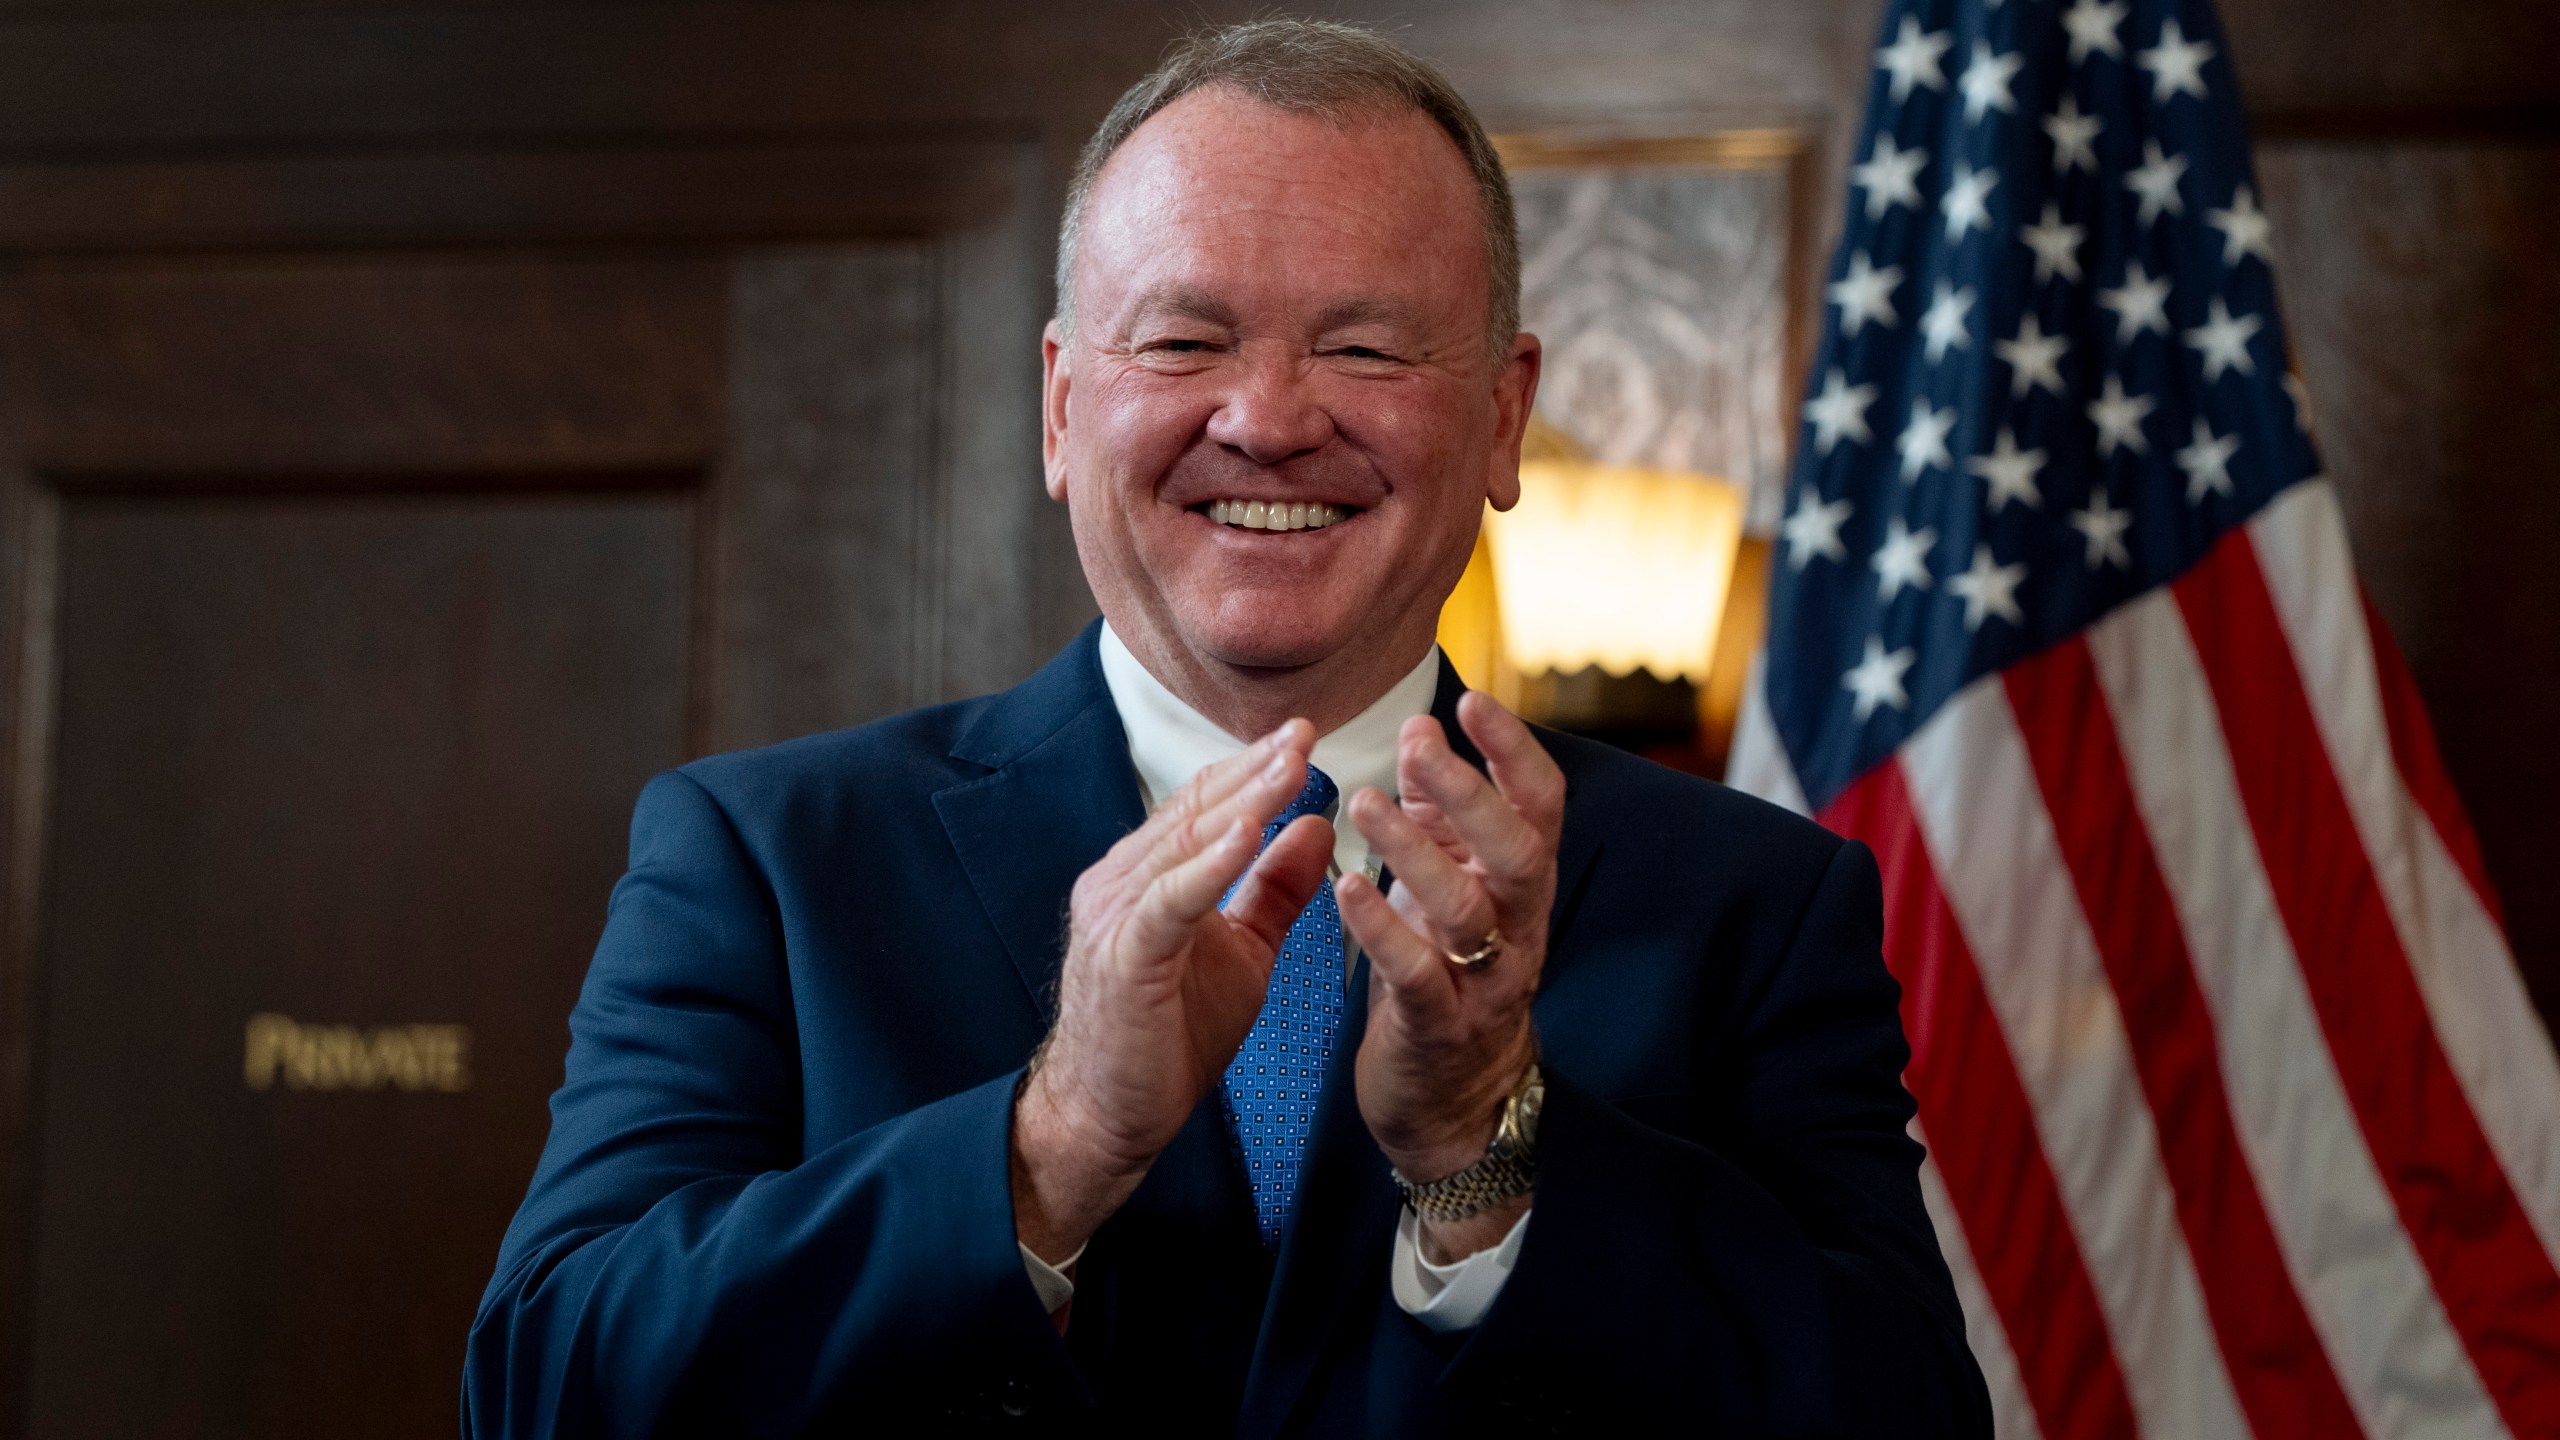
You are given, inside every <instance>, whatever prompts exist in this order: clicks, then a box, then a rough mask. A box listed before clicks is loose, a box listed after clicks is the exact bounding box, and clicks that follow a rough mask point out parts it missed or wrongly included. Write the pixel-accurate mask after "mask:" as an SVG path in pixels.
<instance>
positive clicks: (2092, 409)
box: [2089, 375, 2159, 460]
mask: <svg viewBox="0 0 2560 1440" xmlns="http://www.w3.org/2000/svg"><path fill="white" fill-rule="evenodd" d="M2158 403H2159V402H2157V401H2155V400H2153V399H2152V398H2151V397H2150V396H2148V395H2127V394H2126V393H2124V381H2123V380H2121V379H2118V378H2117V377H2116V376H2113V375H2110V376H2108V377H2107V388H2106V393H2104V394H2102V395H2100V396H2099V397H2098V398H2097V399H2095V400H2092V401H2090V402H2089V421H2090V423H2091V424H2094V425H2096V426H2097V427H2098V458H2099V459H2101V460H2105V459H2110V458H2112V457H2113V456H2114V455H2115V453H2116V448H2117V447H2118V446H2122V447H2123V448H2125V449H2127V450H2130V451H2132V452H2133V453H2134V454H2136V455H2147V454H2149V453H2151V441H2150V440H2149V439H2148V438H2147V437H2145V436H2144V435H2143V433H2142V418H2143V417H2144V416H2146V415H2148V414H2150V413H2151V411H2152V409H2153V407H2154V406H2155V405H2157V404H2158Z"/></svg>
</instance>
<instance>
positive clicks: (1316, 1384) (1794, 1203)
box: [464, 21, 1988, 1436]
mask: <svg viewBox="0 0 2560 1440" xmlns="http://www.w3.org/2000/svg"><path fill="white" fill-rule="evenodd" d="M1518 272H1519V262H1518V254H1517V241H1516V236H1515V231H1514V228H1513V223H1512V218H1511V208H1510V196H1509V191H1508V188H1507V185H1506V183H1505V181H1504V179H1503V175H1502V170H1501V167H1500V164H1499V162H1498V161H1497V160H1496V159H1495V158H1494V155H1493V152H1492V149H1491V146H1490V145H1489V144H1488V142H1487V141H1486V139H1485V136H1484V133H1483V131H1482V130H1481V128H1480V127H1479V126H1478V125H1477V123H1476V121H1475V120H1474V118H1473V116H1472V115H1470V114H1469V113H1468V111H1467V109H1466V107H1465V105H1464V104H1463V103H1462V102H1461V101H1459V100H1458V98H1457V97H1456V95H1455V94H1454V93H1453V92H1452V91H1451V90H1450V89H1449V87H1448V86H1447V84H1446V83H1445V82H1444V81H1443V80H1442V79H1441V78H1440V77H1439V76H1438V75H1437V74H1436V73H1434V72H1432V71H1431V70H1430V69H1429V68H1428V67H1425V66H1423V65H1421V64H1420V63H1419V62H1417V61H1415V60H1413V59H1412V58H1410V57H1408V56H1406V55H1404V54H1403V53H1402V52H1401V51H1399V50H1397V49H1395V48H1394V47H1393V46H1391V45H1389V44H1387V43H1386V42H1384V41H1382V40H1379V39H1377V38H1375V37H1373V36H1370V35H1368V34H1366V33H1364V32H1360V31H1357V30H1351V29H1347V28H1343V27H1337V26H1329V25H1319V24H1310V23H1304V22H1293V21H1263V22H1257V23H1255V24H1251V25H1246V26H1239V27H1233V28H1229V29H1226V30H1220V31H1214V32H1210V33H1208V34H1206V35H1203V36H1201V37H1199V38H1196V39H1194V40H1192V41H1190V42H1187V43H1186V44H1185V45H1183V46H1181V47H1179V48H1178V49H1177V50H1176V52H1175V53H1174V55H1173V56H1172V58H1171V59H1169V60H1168V61H1167V63H1166V64H1165V66H1164V67H1163V68H1162V69H1160V70H1159V71H1158V72H1157V73H1156V74H1154V75H1152V76H1150V77H1148V79H1146V80H1145V81H1142V82H1141V83H1140V84H1139V85H1138V86H1137V87H1136V88H1134V89H1132V90H1131V91H1130V92H1129V94H1128V95H1127V96H1125V97H1123V99H1122V100H1121V102H1120V104H1119V106H1118V107H1117V108H1116V109H1115V110H1114V111H1113V113H1112V115H1111V116H1110V118H1109V119H1107V120H1106V121H1105V122H1104V125H1103V128H1102V130H1101V132H1100V133H1099V134H1098V135H1097V136H1096V137H1095V139H1094V141H1093V143H1092V145H1091V146H1090V147H1088V150H1087V152H1086V156H1085V161H1084V164H1083V165H1082V166H1081V167H1080V169H1079V172H1078V174H1077V176H1076V179H1075V184H1074V188H1073V191H1072V195H1071V199H1070V203H1069V206H1068V210H1067V217H1066V223H1065V226H1064V229H1063V232H1062V237H1061V256H1060V264H1059V277H1060V278H1059V295H1060V313H1059V316H1058V318H1057V320H1056V321H1055V322H1053V324H1052V325H1051V326H1050V329H1049V332H1048V334H1047V336H1046V337H1045V340H1044V344H1043V353H1044V357H1045V365H1046V374H1045V383H1044V398H1043V417H1042V418H1043V427H1044V433H1045V439H1046V446H1045V449H1046V455H1047V469H1048V486H1049V489H1050V492H1051V494H1052V495H1053V496H1055V497H1056V498H1058V499H1060V500H1062V501H1064V502H1065V503H1066V504H1067V505H1068V506H1069V511H1070V514H1071V516H1072V518H1073V522H1074V528H1075V534H1076V540H1077V545H1078V549H1079V552H1080V554H1081V556H1082V558H1083V561H1084V566H1085V573H1086V575H1087V577H1088V579H1089V580H1090V581H1091V582H1092V585H1093V589H1094V593H1095V595H1096V596H1097V597H1098V599H1099V600H1100V602H1101V607H1102V611H1103V615H1104V617H1105V622H1104V623H1102V624H1098V625H1096V626H1095V627H1093V628H1092V629H1089V630H1088V631H1086V633H1085V634H1084V635H1083V636H1082V637H1080V638H1079V639H1078V640H1077V641H1076V642H1075V643H1073V644H1072V645H1070V646H1069V647H1068V648H1067V649H1066V650H1065V651H1064V652H1063V653H1062V654H1060V655H1059V656H1058V657H1057V659H1055V660H1054V661H1052V662H1051V663H1050V664H1049V665H1048V667H1047V668H1046V669H1044V670H1042V671H1041V672H1040V673H1039V674H1037V675H1035V676H1033V677H1032V678H1031V679H1030V680H1028V681H1027V682H1025V683H1024V684H1022V685H1021V686H1019V687H1017V688H1015V689H1013V690H1010V691H1007V692H1005V693H1003V694H1000V695H994V696H989V697H985V698H982V699H978V700H972V701H967V702H963V703H960V704H956V705H945V706H939V707H935V708H932V709H927V710H921V711H917V712H914V713H911V714H907V715H902V716H899V717H896V718H894V719H891V720H887V721H883V722H880V723H878V724H874V725H868V726H864V727H862V728H860V729H856V730H850V731H845V732H842V733H839V734H833V735H822V736H816V737H813V738H810V739H806V740H801V741H796V742H793V743H790V744H786V745H780V746H776V747H773V748H771V749H767V750H762V751H756V752H752V753H747V754H740V755H729V756H721V757H716V758H713V759H709V760H704V761H700V762H697V763H695V764H692V765H689V766H686V767H685V768H684V769H682V770H679V771H676V772H674V773H672V774H669V775H665V776H661V777H659V778H658V779H657V780H656V781H654V782H653V783H652V784H651V785H650V786H649V788H648V790H647V791H646V792H645V793H644V794H643V796H642V797H641V801H640V805H639V811H638V814H637V816H636V817H635V819H634V821H633V824H632V841H631V868H630V873H629V874H628V875H627V876H625V877H624V879H623V881H622V883H621V884H620V885H619V886H618V887H617V888H616V889H615V892H614V897H613V905H612V910H611V914H610V918H609V919H608V921H607V924H606V927H605V933H604V937H603V940H602V943H601V944H600V946H599V948H598V950H597V953H596V958H595V962H594V965H593V968H592V969H591V970H590V972H589V974H588V978H587V983H586V988H585V992H584V994H583V995H582V996H581V998H580V1000H579V1002H578V1006H577V1009H576V1011H575V1013H574V1014H573V1015H572V1016H571V1018H570V1028H571V1033H572V1037H573V1041H572V1045H571V1048H570V1052H569V1060H568V1076H567V1081H566V1083H565V1084H564V1085H563V1086H562V1088H561V1090H560V1092H559V1094H558V1095H557V1097H555V1099H554V1101H553V1107H552V1108H553V1127H552V1133H551V1140H550V1144H549V1146H548V1148H547V1149H546V1150H545V1152H544V1154H543V1157H542V1163H541V1167H540V1169H539V1171H538V1172H537V1174H536V1175H535V1177H534V1180H533V1185H532V1189H531V1192H530V1193H529V1194H528V1195H527V1197H526V1199H525V1202H524V1207H523V1209H522V1210H521V1211H520V1212H519V1213H518V1215H517V1217H516V1221H515V1224H514V1225H513V1227H512V1228H511V1229H510V1230H509V1232H508V1234H507V1238H506V1242H505V1246H504V1249H503V1251H502V1253H501V1254H500V1257H499V1262H498V1269H497V1274H496V1276H495V1277H494V1278H493V1279H492V1281H491V1282H490V1285H489V1289H488V1293H487V1295H486V1298H485V1299H484V1300H483V1302H482V1305H481V1309H480V1315H479V1318H478V1320H477V1322H476V1323H475V1324H474V1326H473V1329H472V1334H471V1340H470V1350H469V1357H468V1361H467V1370H466V1378H465V1383H464V1400H465V1415H466V1421H465V1426H466V1430H467V1431H468V1432H470V1433H472V1434H476V1435H487V1436H500V1435H504V1436H536V1435H544V1436H548V1435H564V1436H586V1435H641V1434H670V1433H674V1434H693V1433H703V1434H721V1435H731V1434H747V1435H797V1434H803V1433H814V1432H819V1431H830V1432H840V1431H845V1430H855V1431H865V1432H867V1433H868V1432H883V1433H948V1432H954V1431H971V1430H974V1429H975V1428H977V1427H978V1426H979V1425H981V1424H983V1425H986V1426H996V1427H1001V1426H1003V1425H1005V1424H1008V1423H1010V1422H1012V1421H1016V1420H1020V1419H1026V1418H1027V1419H1030V1420H1032V1421H1033V1422H1034V1423H1036V1424H1040V1425H1042V1426H1043V1428H1045V1429H1048V1430H1053V1431H1068V1432H1075V1431H1080V1430H1085V1429H1090V1430H1093V1431H1096V1432H1101V1433H1112V1434H1125V1433H1150V1434H1152V1433H1173V1434H1183V1435H1211V1434H1228V1433H1235V1434H1243V1435H1252V1436H1276V1435H1283V1434H1302V1435H1325V1436H1331V1435H1358V1434H1380V1435H1386V1434H1394V1435H1428V1434H1442V1433H1446V1434H1475V1433H1491V1434H1510V1433H1521V1432H1536V1433H1562V1434H1599V1433H1634V1434H1651V1433H1659V1432H1665V1431H1671V1430H1681V1431H1688V1430H1699V1431H1711V1432H1716V1433H1734V1434H1751V1435H1764V1434H1769V1435H1774V1434H1786V1435H1870V1434H1885V1433H1892V1434H1896V1435H1952V1434H1985V1433H1988V1421H1987V1419H1986V1418H1985V1416H1986V1413H1987V1406H1986V1404H1985V1401H1984V1397H1983V1391H1982V1382H1981V1379H1980V1377H1979V1375H1978V1374H1977V1372H1976V1371H1975V1369H1974V1366H1973V1362H1972V1359H1971V1358H1970V1356H1969V1355H1968V1353H1967V1351H1966V1349H1965V1343H1964V1338H1963V1327H1962V1318H1961V1316H1960V1314H1959V1313H1958V1310H1957V1307H1956V1302H1955V1298H1954V1295H1953V1291H1952V1287H1951V1285H1950V1283H1949V1280H1948V1276H1947V1271H1946V1269H1945V1266H1944V1264H1943V1263H1942V1261H1941V1260H1940V1257H1939V1255H1938V1252H1937V1247H1936V1243H1935V1240H1934V1238H1933V1235H1932V1232H1931V1229H1930V1226H1929V1221H1928V1217H1927V1215H1926V1213H1925V1212H1924V1210H1923V1208H1922V1205H1921V1200H1920V1193H1919V1187H1918V1179H1917V1170H1918V1166H1919V1161H1920V1152H1919V1148H1918V1146H1916V1145H1915V1144H1914V1143H1913V1142H1912V1141H1911V1140H1910V1138H1909V1137H1908V1135H1907V1133H1906V1131H1905V1128H1904V1127H1905V1125H1906V1122H1907V1121H1908V1120H1909V1118H1910V1115H1911V1108H1912V1107H1911V1102H1910V1100H1909V1098H1908V1097H1907V1096H1906V1095H1905V1093H1904V1091H1903V1089H1902V1087H1901V1083H1900V1079H1899V1076H1900V1072H1901V1068H1902V1065H1903V1063H1904V1060H1905V1058H1906V1052H1905V1047H1904V1043H1903V1037H1902V1033H1901V1029H1900V1025H1899V1023H1898V1020H1897V1018H1896V1009H1895V1007H1896V1003H1897V999H1898V995H1897V991H1896V989H1895V986H1894V984H1893V981H1892V980H1891V978H1890V977H1889V976H1888V975H1887V973H1886V971H1885V969H1884V966H1883V963H1882V961H1881V959H1880V957H1879V952H1878V941H1879V927H1880V916H1879V910H1880V900H1879V896H1878V884H1877V878H1876V871H1875V866H1874V863H1873V860H1872V859H1871V857H1869V856H1868V854H1867V853H1866V852H1865V851H1864V850H1863V849H1862V848H1860V847H1859V846H1857V845H1854V844H1849V843H1844V842H1843V841H1841V840H1839V839H1838V838H1836V837H1834V836H1832V835H1830V834H1828V833H1826V832H1824V831H1822V830H1820V829H1818V828H1816V827H1814V826H1813V825H1811V824H1809V823H1806V822H1804V821H1801V820H1799V819H1796V818H1795V817H1792V816H1789V815H1786V814H1784V813H1782V812H1780V811H1777V810H1775V809H1772V808H1770V807H1767V806H1764V805H1761V804H1759V803H1757V802H1754V801H1751V800H1748V799H1744V798H1742V797H1740V796H1737V795H1735V794H1733V793H1731V792H1729V791H1726V790H1724V789H1722V788H1720V787H1718V786H1715V785H1711V784H1708V783H1706V782H1703V781H1698V780H1693V779H1688V778H1685V777H1682V776H1679V775H1675V774H1673V773H1671V772H1669V771H1666V770H1662V769H1660V768H1657V767H1655V766H1652V765H1648V764H1646V763H1644V762H1642V761H1639V760H1635V759H1632V758H1630V757H1627V756H1624V755H1621V754H1619V753H1617V752H1615V751H1612V750H1609V749H1606V748H1603V747H1601V746H1598V745H1594V744H1590V743H1586V742H1582V741H1578V740H1574V739H1571V738H1569V737H1565V736H1560V735H1554V734H1547V733H1543V732H1536V731H1533V730H1531V729H1530V728H1529V727H1527V726H1524V725H1522V724H1521V723H1520V722H1519V721H1518V720H1516V719H1514V718H1513V717H1512V716H1511V715H1509V714H1508V713H1507V712H1505V711H1504V710H1503V709H1502V708H1501V707H1500V706H1498V705H1496V704H1494V703H1492V702H1491V701H1490V700H1488V699H1487V698H1486V697H1484V696H1482V695H1477V694H1471V693H1468V692H1467V691H1466V690H1465V689H1464V687H1463V686H1462V685H1461V684H1460V682H1459V680H1458V678H1457V676H1456V675H1455V673H1454V672H1452V671H1451V670H1450V669H1449V668H1448V666H1447V664H1446V662H1445V661H1443V660H1442V659H1441V658H1440V657H1439V655H1438V653H1437V651H1436V649H1435V648H1434V645H1433V634H1434V629H1435V624H1436V620H1437V616H1438V612H1439V608H1440V605H1441V602H1442V601H1443V600H1444V599H1445V598H1446V596H1447V594H1448V592H1449V590H1450V588H1451V587H1452V586H1453V585H1454V584H1455V583H1456V580H1457V577H1458V575H1459V573H1460V571H1461V570H1462V569H1463V568H1464V566H1465V563H1466V559H1467V556H1468V554H1469V552H1470V550H1471V549H1472V547H1473V544H1474V540H1475V535H1476V527H1477V524H1478V522H1479V518H1480V516H1481V513H1482V510H1483V507H1484V506H1485V505H1486V504H1487V503H1491V504H1493V505H1495V506H1497V507H1500V506H1507V505H1509V504H1511V503H1512V502H1513V501H1514V500H1515V499H1516V498H1517V495H1518V459H1519V446H1520V436H1521V431H1522V428H1523V426H1524V424H1525V423H1526V417H1527V414H1528V410H1529V405H1530V400H1531V397H1532V395H1533V393H1534V391H1535V389H1536V384H1537V376H1538V362H1539V351H1538V343H1537V341H1536V339H1535V338H1534V337H1532V336H1528V335H1523V334H1520V333H1518V324H1517V315H1518V294H1519V273H1518ZM1243 737H1256V738H1253V739H1252V740H1251V742H1250V743H1247V741H1246V739H1245V738H1243Z"/></svg>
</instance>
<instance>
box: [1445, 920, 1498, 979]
mask: <svg viewBox="0 0 2560 1440" xmlns="http://www.w3.org/2000/svg"><path fill="white" fill-rule="evenodd" d="M1440 953H1441V954H1443V955H1445V956H1447V957H1449V963H1450V964H1452V965H1455V966H1457V967H1458V968H1459V969H1461V970H1481V969H1483V968H1484V967H1486V966H1487V965H1490V964H1492V963H1493V962H1494V961H1495V959H1497V958H1499V957H1500V956H1501V954H1502V932H1501V931H1499V930H1488V931H1486V932H1485V936H1484V941H1483V943H1482V944H1479V945H1478V946H1476V948H1474V949H1473V950H1470V951H1468V952H1467V953H1466V954H1464V955H1461V954H1459V953H1458V952H1457V951H1455V950H1443V951H1441V952H1440Z"/></svg>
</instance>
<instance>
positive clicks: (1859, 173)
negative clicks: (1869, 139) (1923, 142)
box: [1849, 135, 1929, 220]
mask: <svg viewBox="0 0 2560 1440" xmlns="http://www.w3.org/2000/svg"><path fill="white" fill-rule="evenodd" d="M1928 163H1929V152H1928V151H1926V150H1921V149H1912V150H1905V149H1903V148H1901V147H1900V146H1898V145H1896V144H1894V143H1893V137H1892V136H1890V135H1878V136H1877V137H1876V148H1875V150H1874V151H1873V152H1872V153H1870V154H1869V155H1868V156H1867V158H1866V159H1865V160H1864V161H1863V162H1861V163H1859V164H1856V165H1852V166H1850V167H1849V176H1850V179H1849V183H1850V184H1852V185H1855V186H1857V187H1858V188H1859V189H1861V190H1864V191H1866V192H1867V218H1868V219H1870V220H1874V219H1879V218H1881V217H1882V216H1883V214H1884V212H1886V211H1887V210H1890V209H1892V208H1893V207H1894V206H1896V205H1908V206H1910V207H1911V208H1912V209H1914V210H1917V209H1919V208H1920V168H1921V167H1922V166H1924V165H1926V164H1928Z"/></svg>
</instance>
